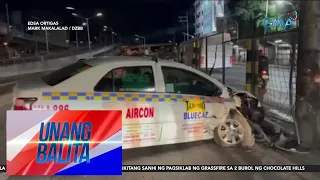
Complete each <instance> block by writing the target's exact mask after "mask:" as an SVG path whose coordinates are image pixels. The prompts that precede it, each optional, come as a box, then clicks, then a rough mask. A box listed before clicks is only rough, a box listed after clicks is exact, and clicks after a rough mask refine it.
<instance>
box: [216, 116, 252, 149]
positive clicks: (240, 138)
mask: <svg viewBox="0 0 320 180" xmlns="http://www.w3.org/2000/svg"><path fill="white" fill-rule="evenodd" d="M231 124H232V126H233V127H232V128H231ZM234 126H236V127H234ZM228 128H230V129H228ZM224 129H225V130H224ZM234 130H235V131H234ZM226 131H227V132H226ZM230 131H234V132H233V133H231V132H230ZM236 131H238V132H237V133H236ZM225 132H226V133H227V134H226V135H227V136H228V135H229V137H225V136H224V133H225ZM229 132H230V133H229ZM213 134H214V141H215V143H216V144H217V145H219V146H221V147H227V148H235V147H247V148H249V147H252V146H253V145H254V144H255V140H254V135H253V133H252V130H251V127H250V125H249V123H248V122H247V119H246V118H245V117H243V116H242V115H241V114H238V112H232V113H230V115H229V116H228V118H227V119H226V121H225V122H224V123H222V124H220V125H218V126H217V127H216V128H215V129H214V131H213ZM230 136H231V139H235V140H236V142H234V140H231V141H229V140H230ZM233 137H234V138H233Z"/></svg>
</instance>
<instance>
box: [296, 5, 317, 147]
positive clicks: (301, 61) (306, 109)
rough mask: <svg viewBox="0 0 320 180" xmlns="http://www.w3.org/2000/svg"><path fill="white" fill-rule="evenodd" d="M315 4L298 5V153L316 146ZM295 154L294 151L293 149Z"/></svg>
mask: <svg viewBox="0 0 320 180" xmlns="http://www.w3.org/2000/svg"><path fill="white" fill-rule="evenodd" d="M319 5H320V2H319V1H304V2H300V12H299V15H300V16H299V46H298V49H299V51H298V52H299V53H298V60H297V82H296V109H295V112H296V121H297V124H298V133H299V136H300V144H299V146H298V147H300V149H301V150H308V149H309V148H313V146H314V145H318V144H319V142H317V141H315V140H316V139H314V137H317V138H319V128H318V124H319V101H320V42H319V39H320V33H319V29H320V24H319V22H318V21H315V19H319V18H320V9H318V7H319ZM297 151H298V149H297Z"/></svg>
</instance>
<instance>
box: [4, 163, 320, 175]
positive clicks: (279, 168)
mask: <svg viewBox="0 0 320 180" xmlns="http://www.w3.org/2000/svg"><path fill="white" fill-rule="evenodd" d="M96 168H99V167H96ZM0 172H6V167H5V166H4V165H0ZM122 172H320V165H123V166H122ZM66 175H68V174H66Z"/></svg>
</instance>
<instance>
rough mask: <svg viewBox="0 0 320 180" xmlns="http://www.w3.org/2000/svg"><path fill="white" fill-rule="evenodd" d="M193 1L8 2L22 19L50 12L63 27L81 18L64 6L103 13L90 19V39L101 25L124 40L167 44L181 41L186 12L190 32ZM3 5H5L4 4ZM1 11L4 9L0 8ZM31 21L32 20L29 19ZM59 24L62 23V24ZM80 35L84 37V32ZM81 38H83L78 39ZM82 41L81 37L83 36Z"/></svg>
mask: <svg viewBox="0 0 320 180" xmlns="http://www.w3.org/2000/svg"><path fill="white" fill-rule="evenodd" d="M193 2H194V0H77V1H75V0H55V1H54V0H41V1H40V0H32V1H27V0H19V1H18V0H10V1H7V3H8V6H9V10H10V11H14V10H21V11H23V12H25V13H26V14H28V15H26V16H25V18H26V17H27V19H28V18H29V17H30V16H32V15H33V16H37V17H39V16H40V17H41V18H43V19H48V18H50V16H51V15H50V13H51V14H54V15H55V16H60V18H62V21H63V23H64V24H66V25H76V24H81V21H82V20H81V19H79V18H78V19H77V18H75V17H74V16H72V15H71V13H72V11H70V10H67V9H65V7H67V6H71V7H73V8H75V11H74V12H75V13H77V14H80V15H82V16H84V17H90V16H92V15H94V14H96V13H97V12H102V13H103V17H100V18H95V19H92V20H90V27H91V29H92V36H95V35H98V34H99V31H100V29H102V27H103V25H107V26H108V27H112V28H113V30H114V31H115V32H117V33H120V34H121V36H122V37H123V39H133V35H134V34H139V35H142V36H146V37H147V42H150V43H152V42H168V41H169V40H174V38H176V40H177V41H179V40H182V39H183V35H182V32H183V31H186V30H185V27H183V25H182V24H181V23H179V22H178V16H179V15H185V13H186V12H188V13H189V18H190V23H189V24H190V25H189V26H190V34H191V32H193V28H194V27H193V22H194V16H193V11H194V8H193ZM3 6H4V5H3ZM0 10H2V12H4V10H5V8H3V7H2V8H1V9H0ZM30 20H32V19H30ZM62 21H61V22H62ZM71 36H72V35H71ZM82 36H85V33H83V35H82ZM80 38H82V37H80ZM83 38H84V37H83Z"/></svg>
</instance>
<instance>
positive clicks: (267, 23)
mask: <svg viewBox="0 0 320 180" xmlns="http://www.w3.org/2000/svg"><path fill="white" fill-rule="evenodd" d="M297 20H298V12H297V11H294V12H293V13H288V14H287V18H286V19H285V18H264V19H263V20H262V25H263V27H264V28H266V29H270V28H272V27H280V26H281V27H282V28H283V29H288V28H294V24H293V21H297Z"/></svg>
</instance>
